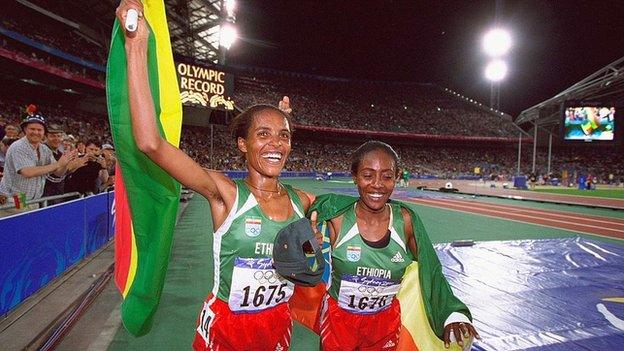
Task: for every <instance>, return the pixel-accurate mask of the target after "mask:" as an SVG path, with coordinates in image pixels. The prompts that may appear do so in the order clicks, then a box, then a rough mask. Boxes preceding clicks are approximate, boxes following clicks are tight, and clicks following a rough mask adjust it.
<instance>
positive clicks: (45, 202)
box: [0, 191, 84, 210]
mask: <svg viewBox="0 0 624 351" xmlns="http://www.w3.org/2000/svg"><path fill="white" fill-rule="evenodd" d="M81 197H84V195H83V194H81V193H79V192H77V191H74V192H71V193H66V194H62V195H52V196H46V197H42V198H39V199H35V200H27V201H26V205H32V204H42V206H39V207H48V201H53V200H60V199H68V200H69V199H70V198H76V199H79V198H81ZM11 208H15V205H14V204H12V203H11V204H6V205H2V206H0V210H8V209H11Z"/></svg>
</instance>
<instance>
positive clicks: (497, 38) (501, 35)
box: [483, 28, 511, 57]
mask: <svg viewBox="0 0 624 351" xmlns="http://www.w3.org/2000/svg"><path fill="white" fill-rule="evenodd" d="M510 48H511V36H510V35H509V32H507V31H506V30H504V29H501V28H496V29H492V30H490V31H489V32H487V33H486V34H485V36H484V37H483V50H485V52H486V53H487V54H488V55H490V56H492V57H499V56H502V55H505V54H506V53H507V51H509V49H510Z"/></svg>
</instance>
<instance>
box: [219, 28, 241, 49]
mask: <svg viewBox="0 0 624 351" xmlns="http://www.w3.org/2000/svg"><path fill="white" fill-rule="evenodd" d="M236 38H238V33H237V32H236V28H234V26H232V25H230V24H225V25H223V26H221V36H220V38H219V45H221V46H223V47H224V48H226V49H229V48H230V46H232V44H233V43H234V42H235V41H236Z"/></svg>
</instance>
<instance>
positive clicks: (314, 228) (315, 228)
mask: <svg viewBox="0 0 624 351" xmlns="http://www.w3.org/2000/svg"><path fill="white" fill-rule="evenodd" d="M310 224H311V226H312V232H313V233H314V236H315V237H316V241H317V242H318V244H319V246H323V233H321V232H320V231H319V230H318V213H317V212H316V211H314V212H312V214H311V215H310Z"/></svg>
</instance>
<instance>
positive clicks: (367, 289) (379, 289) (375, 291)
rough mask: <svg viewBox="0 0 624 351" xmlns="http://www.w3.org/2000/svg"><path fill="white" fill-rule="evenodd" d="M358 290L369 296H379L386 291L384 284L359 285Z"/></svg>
mask: <svg viewBox="0 0 624 351" xmlns="http://www.w3.org/2000/svg"><path fill="white" fill-rule="evenodd" d="M358 291H359V292H360V293H362V294H363V295H368V296H377V295H379V294H381V293H383V292H384V291H385V289H384V287H383V286H368V285H360V286H358Z"/></svg>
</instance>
